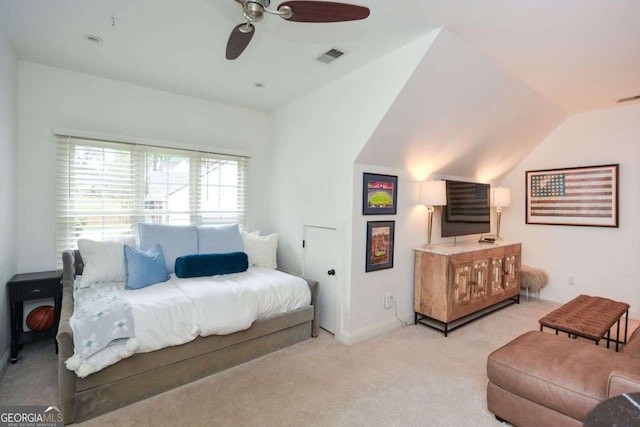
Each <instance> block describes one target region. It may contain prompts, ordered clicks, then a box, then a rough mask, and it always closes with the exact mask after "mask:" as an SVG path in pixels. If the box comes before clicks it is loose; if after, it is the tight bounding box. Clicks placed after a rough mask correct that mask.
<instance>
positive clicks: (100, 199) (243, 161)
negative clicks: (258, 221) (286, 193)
mask: <svg viewBox="0 0 640 427" xmlns="http://www.w3.org/2000/svg"><path fill="white" fill-rule="evenodd" d="M57 150H58V156H57V157H58V159H57V219H56V221H57V238H56V244H57V249H58V252H62V251H63V250H64V249H67V248H73V247H76V242H77V240H78V239H80V238H87V239H94V240H109V239H117V238H122V237H126V236H136V235H137V224H138V223H139V222H155V223H163V224H199V225H202V224H232V223H237V224H240V226H241V227H243V226H244V225H245V220H246V183H247V174H248V163H249V161H248V158H247V157H242V156H232V155H223V154H216V153H208V152H202V151H195V150H193V151H192V150H183V149H173V148H164V147H155V146H150V145H138V144H130V143H121V142H109V141H98V140H94V139H84V138H76V137H68V136H58V149H57Z"/></svg>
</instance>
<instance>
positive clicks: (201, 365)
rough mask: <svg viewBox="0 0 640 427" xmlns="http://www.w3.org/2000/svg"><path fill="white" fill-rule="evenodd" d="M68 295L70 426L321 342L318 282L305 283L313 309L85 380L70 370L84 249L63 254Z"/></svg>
mask: <svg viewBox="0 0 640 427" xmlns="http://www.w3.org/2000/svg"><path fill="white" fill-rule="evenodd" d="M62 261H63V274H62V277H63V296H62V312H61V317H60V324H59V328H58V334H57V336H56V340H57V344H58V393H59V399H58V400H59V403H60V404H61V405H63V406H64V416H65V419H64V422H65V424H68V423H71V422H80V421H83V420H87V419H90V418H93V417H96V416H98V415H101V414H104V413H106V412H109V411H112V410H115V409H118V408H121V407H123V406H127V405H129V404H131V403H134V402H137V401H139V400H142V399H145V398H148V397H150V396H153V395H155V394H159V393H162V392H164V391H167V390H170V389H172V388H175V387H178V386H181V385H183V384H186V383H189V382H191V381H195V380H197V379H200V378H203V377H206V376H208V375H211V374H214V373H216V372H219V371H222V370H225V369H228V368H230V367H233V366H236V365H238V364H241V363H244V362H247V361H249V360H252V359H255V358H257V357H260V356H263V355H265V354H268V353H270V352H273V351H276V350H279V349H282V348H284V347H287V346H290V345H293V344H295V343H298V342H301V341H304V340H306V339H308V338H310V337H315V336H317V335H318V332H319V324H318V313H319V309H318V282H316V281H313V280H309V279H304V280H305V281H306V282H307V284H308V286H309V289H310V291H311V304H310V305H308V306H304V307H301V308H298V309H295V310H293V311H290V312H287V313H284V314H277V315H273V316H270V317H267V318H262V319H259V320H256V321H255V322H254V323H253V324H252V325H251V327H249V328H248V329H246V330H242V331H239V332H235V333H231V334H229V335H210V336H206V337H201V336H198V337H197V338H195V339H194V340H193V341H190V342H188V343H186V344H182V345H177V346H172V347H167V348H164V349H161V350H157V351H152V352H148V353H136V354H134V355H133V356H131V357H129V358H126V359H124V360H121V361H119V362H118V363H116V364H114V365H112V366H108V367H106V368H104V369H102V370H100V371H98V372H96V373H93V374H91V375H89V376H87V377H85V378H79V377H78V376H77V375H76V374H75V373H74V372H72V371H70V370H68V369H67V367H66V366H65V361H66V360H67V359H69V358H70V357H71V356H72V355H73V354H74V345H73V331H72V328H71V324H70V322H71V316H72V314H73V306H74V301H73V285H74V280H75V278H76V276H78V275H81V274H82V272H83V267H84V264H83V260H82V257H81V255H80V252H79V251H78V250H67V251H64V252H63V254H62Z"/></svg>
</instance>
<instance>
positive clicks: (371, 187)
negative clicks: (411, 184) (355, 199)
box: [362, 172, 398, 215]
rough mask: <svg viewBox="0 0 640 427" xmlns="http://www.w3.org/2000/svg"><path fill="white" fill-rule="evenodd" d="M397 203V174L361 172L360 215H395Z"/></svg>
mask: <svg viewBox="0 0 640 427" xmlns="http://www.w3.org/2000/svg"><path fill="white" fill-rule="evenodd" d="M397 204H398V177H397V176H393V175H380V174H375V173H367V172H365V173H363V174H362V215H395V214H396V207H397Z"/></svg>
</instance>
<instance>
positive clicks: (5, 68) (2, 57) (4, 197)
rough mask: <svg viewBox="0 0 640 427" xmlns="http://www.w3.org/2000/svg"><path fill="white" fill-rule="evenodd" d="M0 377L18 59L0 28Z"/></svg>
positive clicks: (9, 271)
mask: <svg viewBox="0 0 640 427" xmlns="http://www.w3.org/2000/svg"><path fill="white" fill-rule="evenodd" d="M0 76H1V77H0V160H1V161H2V167H1V168H0V236H2V238H1V239H0V286H2V290H1V291H0V325H2V326H1V327H0V378H2V376H3V375H4V371H5V369H6V366H7V363H6V362H7V360H8V358H9V342H10V339H11V337H10V332H9V331H10V329H9V303H8V301H7V297H8V295H7V287H6V286H5V283H6V282H7V281H8V280H9V279H10V278H11V276H13V275H14V274H15V272H16V255H15V254H16V251H15V245H16V232H15V228H16V209H15V205H16V192H17V189H16V167H15V164H16V147H17V143H18V60H17V59H16V57H15V55H14V54H13V50H12V49H11V45H10V44H9V40H8V38H7V36H6V35H5V33H4V31H3V29H2V28H0Z"/></svg>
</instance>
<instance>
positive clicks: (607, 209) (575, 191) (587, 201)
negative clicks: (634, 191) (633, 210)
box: [526, 164, 618, 227]
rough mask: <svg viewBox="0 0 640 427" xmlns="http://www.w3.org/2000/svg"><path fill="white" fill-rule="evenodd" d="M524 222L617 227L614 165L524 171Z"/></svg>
mask: <svg viewBox="0 0 640 427" xmlns="http://www.w3.org/2000/svg"><path fill="white" fill-rule="evenodd" d="M526 181H527V193H526V208H527V216H526V223H527V224H546V225H582V226H585V225H586V226H595V227H618V165H617V164H615V165H603V166H586V167H577V168H564V169H545V170H537V171H526Z"/></svg>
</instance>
